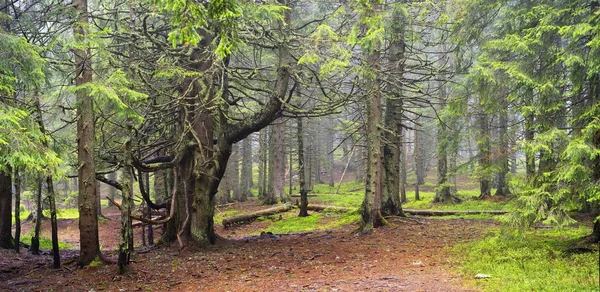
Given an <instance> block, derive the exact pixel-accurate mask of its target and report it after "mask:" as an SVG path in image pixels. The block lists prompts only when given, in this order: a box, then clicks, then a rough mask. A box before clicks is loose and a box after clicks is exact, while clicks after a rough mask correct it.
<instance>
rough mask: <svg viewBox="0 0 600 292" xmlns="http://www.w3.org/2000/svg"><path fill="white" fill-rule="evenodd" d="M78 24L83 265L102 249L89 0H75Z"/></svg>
mask: <svg viewBox="0 0 600 292" xmlns="http://www.w3.org/2000/svg"><path fill="white" fill-rule="evenodd" d="M73 7H74V9H75V11H76V13H77V23H75V24H74V25H73V34H74V35H75V40H76V41H77V42H78V43H80V44H82V46H83V47H84V48H83V49H81V48H76V49H73V50H72V51H73V54H74V55H75V76H76V77H75V85H76V86H78V87H79V89H78V90H77V91H76V100H77V116H78V119H77V161H78V166H77V174H78V186H79V195H78V198H77V200H78V208H79V243H80V251H79V260H78V262H77V263H78V264H79V265H80V266H85V265H88V264H89V263H91V262H92V261H93V260H94V259H95V258H96V256H97V255H98V254H99V252H100V243H99V240H98V208H97V206H96V200H97V198H96V196H97V195H98V194H97V193H96V173H95V168H96V166H95V163H94V104H93V101H92V97H91V96H90V95H89V93H88V91H87V89H85V88H82V86H84V85H86V84H87V83H89V82H91V81H92V64H91V57H92V55H91V53H90V49H89V48H88V47H86V45H84V44H86V42H87V29H86V28H87V26H88V9H87V0H74V1H73Z"/></svg>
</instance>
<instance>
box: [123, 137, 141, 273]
mask: <svg viewBox="0 0 600 292" xmlns="http://www.w3.org/2000/svg"><path fill="white" fill-rule="evenodd" d="M128 129H129V127H128ZM129 133H131V131H129ZM123 148H124V153H123V156H124V157H123V161H124V167H123V171H122V173H121V176H122V178H121V183H122V185H123V190H122V193H121V198H122V200H121V237H120V241H119V259H118V265H119V267H118V273H119V274H123V273H124V272H125V269H126V267H127V266H128V265H129V261H130V259H131V254H132V253H133V227H132V224H131V217H130V216H129V215H130V214H131V209H132V205H133V204H132V201H133V198H132V197H133V168H132V167H131V160H132V159H131V139H128V140H127V141H126V142H125V144H124V147H123ZM140 178H141V177H140Z"/></svg>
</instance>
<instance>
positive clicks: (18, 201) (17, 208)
mask: <svg viewBox="0 0 600 292" xmlns="http://www.w3.org/2000/svg"><path fill="white" fill-rule="evenodd" d="M14 178H15V179H14V184H15V251H16V252H17V253H19V252H20V250H21V244H20V242H21V176H20V174H19V169H18V168H15V172H14Z"/></svg>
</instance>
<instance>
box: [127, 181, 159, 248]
mask: <svg viewBox="0 0 600 292" xmlns="http://www.w3.org/2000/svg"><path fill="white" fill-rule="evenodd" d="M144 188H145V189H146V194H148V197H150V174H149V173H145V174H144ZM155 200H156V194H155ZM131 201H132V203H133V196H132V200H131ZM131 207H132V208H133V204H132V206H131ZM146 217H148V218H149V219H151V218H152V207H150V204H148V203H146ZM146 228H147V234H148V245H150V246H152V245H154V229H153V227H152V224H148V226H146Z"/></svg>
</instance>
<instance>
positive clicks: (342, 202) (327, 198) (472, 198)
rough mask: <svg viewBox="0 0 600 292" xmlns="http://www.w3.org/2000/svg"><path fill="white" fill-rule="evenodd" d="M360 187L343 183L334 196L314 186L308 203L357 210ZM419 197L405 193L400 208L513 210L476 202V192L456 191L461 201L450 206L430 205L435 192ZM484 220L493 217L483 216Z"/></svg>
mask: <svg viewBox="0 0 600 292" xmlns="http://www.w3.org/2000/svg"><path fill="white" fill-rule="evenodd" d="M362 186H363V183H357V182H350V183H344V184H342V186H341V187H340V192H339V194H337V195H335V194H333V192H335V188H330V187H329V186H328V185H326V184H321V185H315V186H314V187H313V191H312V192H311V193H312V194H317V196H316V197H311V198H309V202H311V201H318V202H322V203H323V204H327V205H332V206H341V207H350V208H359V207H360V205H361V204H362V201H363V198H364V189H360V190H356V189H358V188H361V187H362ZM332 189H333V190H332ZM419 195H420V200H419V201H416V200H415V199H414V198H415V193H414V191H407V192H406V197H407V198H408V202H406V203H404V204H402V207H403V208H406V209H431V210H512V209H513V208H514V206H513V204H512V203H511V202H510V201H508V202H504V201H500V202H494V201H489V200H477V199H476V198H477V197H478V196H479V191H478V190H460V191H458V196H460V197H461V198H462V199H463V201H462V202H461V203H459V204H450V205H442V204H433V203H431V201H433V198H434V197H435V192H420V194H419ZM461 217H462V216H461ZM485 218H493V217H492V216H485Z"/></svg>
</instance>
